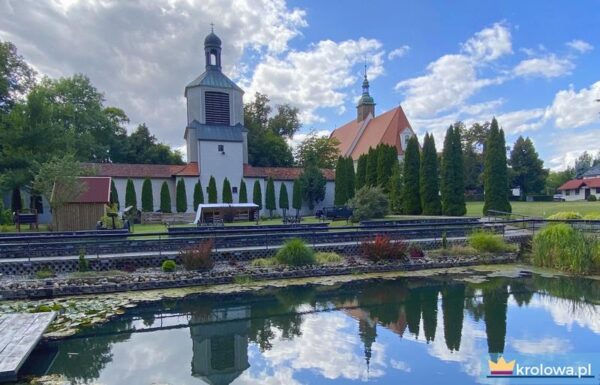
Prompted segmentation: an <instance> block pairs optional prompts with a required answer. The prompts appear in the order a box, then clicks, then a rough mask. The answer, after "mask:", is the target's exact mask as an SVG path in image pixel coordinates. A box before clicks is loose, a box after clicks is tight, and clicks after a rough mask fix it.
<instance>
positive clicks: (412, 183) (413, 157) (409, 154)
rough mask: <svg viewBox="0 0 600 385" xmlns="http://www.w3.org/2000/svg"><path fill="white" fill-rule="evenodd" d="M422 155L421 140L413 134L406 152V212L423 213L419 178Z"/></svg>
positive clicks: (404, 190)
mask: <svg viewBox="0 0 600 385" xmlns="http://www.w3.org/2000/svg"><path fill="white" fill-rule="evenodd" d="M420 158H421V156H420V155H419V141H418V139H417V137H416V136H412V137H411V138H410V139H409V140H408V143H407V145H406V151H405V152H404V173H403V174H404V186H403V188H402V203H403V205H404V214H407V215H419V214H421V188H420V180H419V172H420V168H421V166H420V163H421V159H420Z"/></svg>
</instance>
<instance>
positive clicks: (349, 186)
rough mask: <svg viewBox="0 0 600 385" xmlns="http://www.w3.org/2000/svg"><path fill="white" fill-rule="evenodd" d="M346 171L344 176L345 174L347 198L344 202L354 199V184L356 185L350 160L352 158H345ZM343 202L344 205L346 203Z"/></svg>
mask: <svg viewBox="0 0 600 385" xmlns="http://www.w3.org/2000/svg"><path fill="white" fill-rule="evenodd" d="M345 168H346V170H345V174H346V177H345V179H346V194H347V196H348V199H347V200H346V202H347V201H348V200H350V199H352V198H354V191H355V183H356V176H355V175H354V160H352V157H350V156H349V157H347V158H346V167H345ZM346 202H344V203H346Z"/></svg>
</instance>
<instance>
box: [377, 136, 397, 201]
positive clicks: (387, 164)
mask: <svg viewBox="0 0 600 385" xmlns="http://www.w3.org/2000/svg"><path fill="white" fill-rule="evenodd" d="M377 151H378V152H379V155H378V157H377V185H378V186H381V188H383V191H385V192H387V193H389V191H390V189H389V183H390V177H391V176H392V170H393V168H394V164H396V163H398V153H397V151H396V147H394V146H390V145H387V144H382V145H380V146H378V150H377Z"/></svg>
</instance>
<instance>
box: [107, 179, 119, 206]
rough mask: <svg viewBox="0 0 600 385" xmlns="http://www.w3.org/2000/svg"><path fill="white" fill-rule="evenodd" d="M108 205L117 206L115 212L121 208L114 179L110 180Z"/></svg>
mask: <svg viewBox="0 0 600 385" xmlns="http://www.w3.org/2000/svg"><path fill="white" fill-rule="evenodd" d="M110 204H111V205H114V204H116V205H117V210H119V209H120V208H121V207H120V206H121V205H120V203H119V193H118V192H117V187H116V186H115V181H114V179H112V178H111V180H110Z"/></svg>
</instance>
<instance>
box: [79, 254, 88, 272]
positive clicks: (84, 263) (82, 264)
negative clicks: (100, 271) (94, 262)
mask: <svg viewBox="0 0 600 385" xmlns="http://www.w3.org/2000/svg"><path fill="white" fill-rule="evenodd" d="M89 269H90V261H88V260H87V259H85V250H80V251H79V260H78V261H77V271H79V272H81V273H83V272H85V271H88V270H89Z"/></svg>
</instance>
